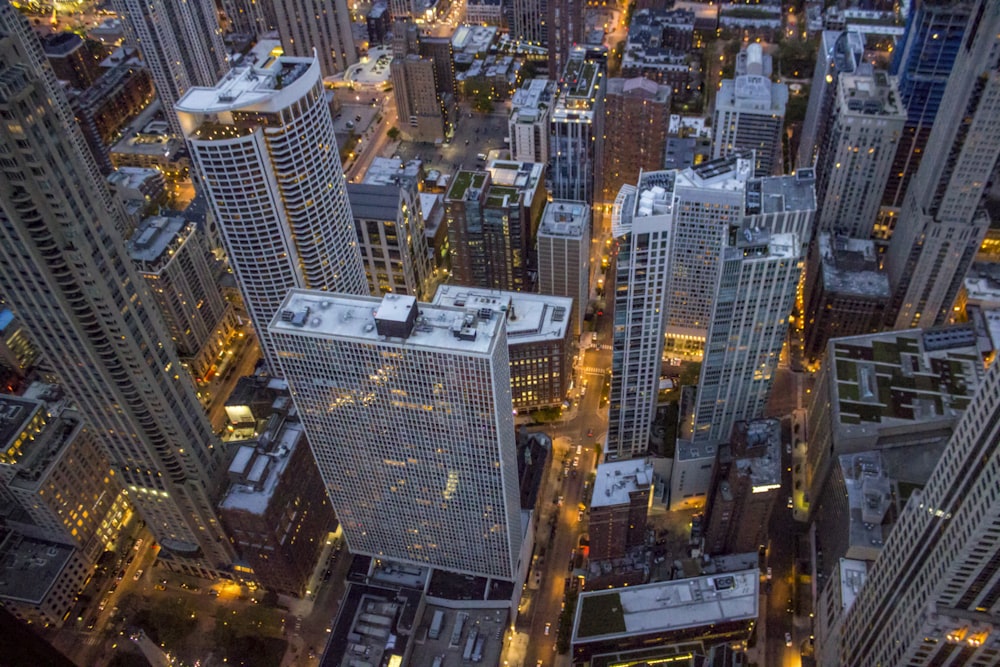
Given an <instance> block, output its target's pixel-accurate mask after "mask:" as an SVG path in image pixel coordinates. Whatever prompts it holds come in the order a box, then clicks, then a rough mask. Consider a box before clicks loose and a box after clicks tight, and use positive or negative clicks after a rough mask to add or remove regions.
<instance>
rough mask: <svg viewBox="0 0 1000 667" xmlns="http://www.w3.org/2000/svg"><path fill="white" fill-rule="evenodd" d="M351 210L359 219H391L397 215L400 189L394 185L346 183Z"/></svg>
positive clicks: (393, 219) (394, 218)
mask: <svg viewBox="0 0 1000 667" xmlns="http://www.w3.org/2000/svg"><path fill="white" fill-rule="evenodd" d="M347 198H348V200H349V201H350V203H351V212H352V213H353V214H354V217H355V218H358V219H361V220H382V221H384V220H392V221H395V220H396V219H397V218H398V217H399V211H400V189H399V188H398V187H397V186H395V185H370V184H368V183H348V184H347Z"/></svg>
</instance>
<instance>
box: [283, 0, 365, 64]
mask: <svg viewBox="0 0 1000 667" xmlns="http://www.w3.org/2000/svg"><path fill="white" fill-rule="evenodd" d="M273 4H274V14H275V19H276V20H277V24H278V33H279V34H280V35H281V44H282V46H283V47H284V49H285V53H286V54H288V55H290V56H296V57H299V58H311V57H312V56H313V54H314V53H315V54H316V57H317V58H319V69H320V72H322V75H323V76H324V77H327V76H333V75H334V74H336V73H337V72H343V71H344V70H345V69H347V68H348V67H350V66H351V65H353V64H354V63H356V62H358V50H357V48H356V47H355V46H354V35H353V34H352V33H351V12H350V9H349V8H348V6H347V2H346V0H274V2H273Z"/></svg>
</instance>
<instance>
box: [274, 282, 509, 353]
mask: <svg viewBox="0 0 1000 667" xmlns="http://www.w3.org/2000/svg"><path fill="white" fill-rule="evenodd" d="M409 298H410V299H412V297H409ZM400 299H403V297H402V296H400V295H396V294H386V295H385V296H384V297H381V298H379V297H370V296H347V295H337V294H331V293H329V292H321V291H319V290H305V289H293V290H291V291H289V292H288V294H287V295H286V296H285V300H284V301H283V302H282V304H281V306H280V307H279V308H278V312H277V314H276V315H275V318H274V320H272V321H271V324H270V326H269V329H270V330H271V331H272V332H282V333H286V334H297V335H302V336H307V337H310V338H324V339H348V340H352V341H356V342H367V343H379V342H384V341H386V340H388V339H390V338H391V341H392V343H393V344H400V345H404V346H412V347H417V348H424V349H429V350H447V351H449V352H451V353H464V354H488V353H489V350H491V349H492V346H493V340H494V339H495V338H496V336H497V334H498V333H499V332H500V331H502V330H501V328H500V327H501V321H500V318H498V317H495V316H494V312H493V311H492V310H489V311H487V312H483V311H474V312H471V313H470V312H469V310H468V309H463V308H455V307H448V306H436V305H429V304H424V303H420V304H416V303H414V306H415V307H416V308H418V315H417V317H416V320H415V322H414V326H413V328H412V329H411V330H409V332H408V333H407V335H406V336H405V337H402V336H400V337H395V336H393V337H388V336H384V335H381V334H380V333H379V329H378V327H377V324H378V322H379V321H388V322H394V321H395V320H394V319H393V318H390V319H389V320H380V319H378V317H377V313H381V312H382V310H381V309H382V306H383V303H386V302H394V301H399V300H400ZM484 316H485V317H484Z"/></svg>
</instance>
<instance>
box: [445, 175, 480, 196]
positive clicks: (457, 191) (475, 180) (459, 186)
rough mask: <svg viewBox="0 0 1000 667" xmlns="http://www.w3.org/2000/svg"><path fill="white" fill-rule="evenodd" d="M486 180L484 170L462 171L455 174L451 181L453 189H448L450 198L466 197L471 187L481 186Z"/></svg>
mask: <svg viewBox="0 0 1000 667" xmlns="http://www.w3.org/2000/svg"><path fill="white" fill-rule="evenodd" d="M485 181H486V172H483V171H460V172H458V173H457V174H455V178H454V180H453V181H452V182H451V189H450V190H448V199H462V198H464V197H465V192H466V190H468V189H469V187H470V186H471V187H473V188H481V187H483V183H484V182H485Z"/></svg>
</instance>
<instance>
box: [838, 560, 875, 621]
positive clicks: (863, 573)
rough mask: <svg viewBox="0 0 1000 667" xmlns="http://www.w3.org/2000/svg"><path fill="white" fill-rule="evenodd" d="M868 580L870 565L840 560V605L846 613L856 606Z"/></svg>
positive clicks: (861, 561) (856, 561)
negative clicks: (859, 594)
mask: <svg viewBox="0 0 1000 667" xmlns="http://www.w3.org/2000/svg"><path fill="white" fill-rule="evenodd" d="M867 578H868V565H867V564H866V563H865V562H864V561H863V560H853V559H851V558H841V559H840V603H841V604H842V605H843V607H844V611H845V612H846V611H848V610H849V609H850V608H851V606H852V605H853V604H854V600H855V598H857V597H858V593H859V592H860V591H861V587H862V586H864V584H865V579H867Z"/></svg>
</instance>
